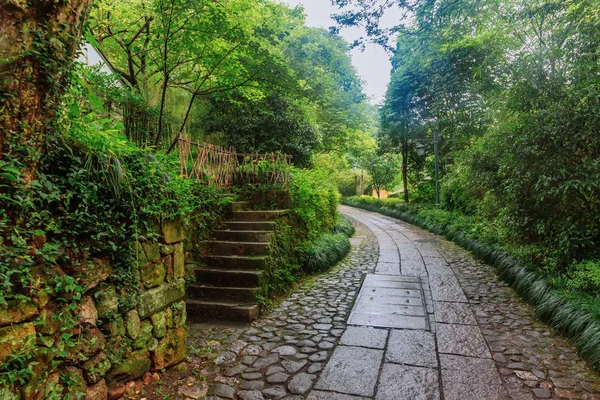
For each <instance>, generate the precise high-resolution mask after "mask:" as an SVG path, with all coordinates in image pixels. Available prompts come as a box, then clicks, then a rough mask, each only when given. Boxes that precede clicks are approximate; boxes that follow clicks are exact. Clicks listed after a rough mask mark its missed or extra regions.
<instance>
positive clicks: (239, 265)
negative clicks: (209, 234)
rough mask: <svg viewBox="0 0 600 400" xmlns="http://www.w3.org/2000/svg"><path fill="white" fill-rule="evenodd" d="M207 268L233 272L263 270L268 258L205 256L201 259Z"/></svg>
mask: <svg viewBox="0 0 600 400" xmlns="http://www.w3.org/2000/svg"><path fill="white" fill-rule="evenodd" d="M203 260H204V261H205V262H206V264H207V265H208V267H209V268H213V269H218V268H222V269H234V270H240V269H243V270H262V269H265V267H266V265H267V261H268V260H269V257H267V256H231V255H224V256H220V255H206V256H204V257H203Z"/></svg>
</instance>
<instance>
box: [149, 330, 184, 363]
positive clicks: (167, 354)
mask: <svg viewBox="0 0 600 400" xmlns="http://www.w3.org/2000/svg"><path fill="white" fill-rule="evenodd" d="M186 339H187V331H186V329H185V328H183V327H182V328H177V329H172V330H170V331H168V332H167V334H166V335H165V337H164V338H162V339H161V340H159V343H158V346H157V348H156V350H154V352H153V354H152V369H153V370H154V371H157V370H161V369H163V368H167V367H170V366H172V365H175V364H178V363H180V362H181V361H183V359H184V357H185V342H186Z"/></svg>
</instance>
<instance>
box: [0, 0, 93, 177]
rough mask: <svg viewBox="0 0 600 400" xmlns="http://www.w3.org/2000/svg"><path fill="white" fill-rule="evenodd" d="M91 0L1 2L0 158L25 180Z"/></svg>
mask: <svg viewBox="0 0 600 400" xmlns="http://www.w3.org/2000/svg"><path fill="white" fill-rule="evenodd" d="M91 3H92V0H65V1H60V2H57V1H50V0H38V1H33V2H19V1H8V2H7V1H4V2H2V3H0V160H2V161H4V162H8V163H11V164H14V165H13V166H14V167H16V168H18V169H19V170H20V172H21V173H22V175H23V181H24V183H25V184H27V183H29V182H30V181H31V180H32V179H34V177H35V169H36V166H37V164H38V162H39V159H40V157H41V155H42V154H43V147H44V139H45V134H46V131H47V128H48V125H49V124H50V123H51V122H52V119H53V117H54V115H55V113H56V110H57V108H58V106H59V105H60V98H61V95H62V94H63V93H64V91H65V85H66V82H67V80H68V74H69V66H70V65H71V63H72V61H73V59H74V57H75V54H76V51H77V48H78V45H79V43H80V40H81V34H82V29H83V25H84V21H85V19H86V16H87V13H88V10H89V7H90V4H91ZM0 168H1V167H0Z"/></svg>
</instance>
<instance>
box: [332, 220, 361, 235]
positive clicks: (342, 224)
mask: <svg viewBox="0 0 600 400" xmlns="http://www.w3.org/2000/svg"><path fill="white" fill-rule="evenodd" d="M355 231H356V229H354V225H352V223H351V222H350V221H348V220H347V219H346V218H344V217H343V216H342V215H340V214H337V215H336V218H335V225H334V226H333V233H342V234H344V235H346V236H348V237H351V236H352V235H354V232H355Z"/></svg>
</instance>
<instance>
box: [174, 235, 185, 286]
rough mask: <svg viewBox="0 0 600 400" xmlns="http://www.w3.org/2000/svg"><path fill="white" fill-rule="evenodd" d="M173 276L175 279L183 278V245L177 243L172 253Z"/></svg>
mask: <svg viewBox="0 0 600 400" xmlns="http://www.w3.org/2000/svg"><path fill="white" fill-rule="evenodd" d="M173 274H174V276H175V278H183V277H184V276H185V254H184V252H183V243H177V244H176V245H175V246H174V252H173Z"/></svg>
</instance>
